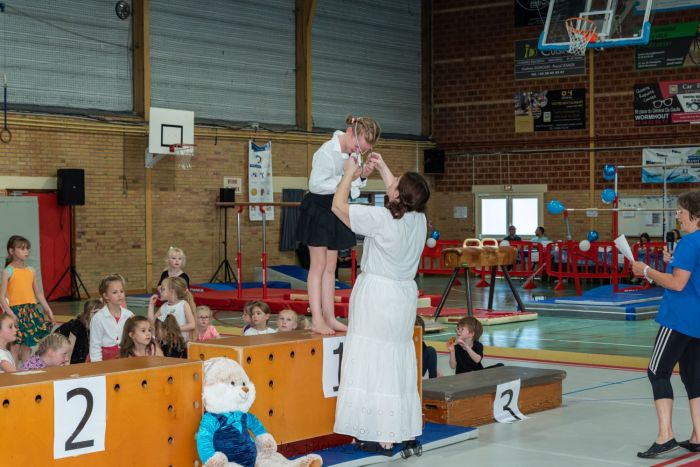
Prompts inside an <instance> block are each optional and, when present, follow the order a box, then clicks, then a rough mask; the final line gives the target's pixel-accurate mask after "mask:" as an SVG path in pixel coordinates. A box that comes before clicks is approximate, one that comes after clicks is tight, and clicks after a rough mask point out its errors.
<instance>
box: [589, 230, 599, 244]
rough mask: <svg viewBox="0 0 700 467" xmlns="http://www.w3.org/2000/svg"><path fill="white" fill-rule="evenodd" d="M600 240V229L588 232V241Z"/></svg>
mask: <svg viewBox="0 0 700 467" xmlns="http://www.w3.org/2000/svg"><path fill="white" fill-rule="evenodd" d="M597 240H598V231H597V230H591V231H590V232H588V241H589V242H595V241H597Z"/></svg>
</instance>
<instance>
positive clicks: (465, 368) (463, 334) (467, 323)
mask: <svg viewBox="0 0 700 467" xmlns="http://www.w3.org/2000/svg"><path fill="white" fill-rule="evenodd" d="M483 330H484V328H483V327H482V325H481V323H480V322H479V320H478V319H476V318H474V317H473V316H467V317H465V318H462V319H460V320H459V321H458V322H457V337H456V338H455V337H452V338H450V340H449V341H447V349H448V350H449V351H450V368H452V369H454V370H455V374H457V375H458V374H460V373H467V372H469V371H475V370H483V369H484V365H482V364H481V360H482V359H483V358H484V346H483V345H482V344H481V342H479V338H480V337H481V333H482V332H483Z"/></svg>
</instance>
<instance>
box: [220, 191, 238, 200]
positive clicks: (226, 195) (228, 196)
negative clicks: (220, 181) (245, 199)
mask: <svg viewBox="0 0 700 467" xmlns="http://www.w3.org/2000/svg"><path fill="white" fill-rule="evenodd" d="M219 201H221V202H222V203H234V202H236V189H235V188H219Z"/></svg>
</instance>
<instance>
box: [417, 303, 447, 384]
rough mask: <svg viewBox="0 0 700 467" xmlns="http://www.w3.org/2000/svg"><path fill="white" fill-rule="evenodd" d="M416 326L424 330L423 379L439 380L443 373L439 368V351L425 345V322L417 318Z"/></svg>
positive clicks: (419, 317)
mask: <svg viewBox="0 0 700 467" xmlns="http://www.w3.org/2000/svg"><path fill="white" fill-rule="evenodd" d="M416 326H420V327H421V328H423V340H422V342H423V378H426V377H427V378H438V377H440V376H442V373H440V371H439V370H438V368H437V351H436V350H435V348H434V347H430V346H429V345H427V344H426V343H425V321H423V318H422V317H421V316H416Z"/></svg>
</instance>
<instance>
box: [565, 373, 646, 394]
mask: <svg viewBox="0 0 700 467" xmlns="http://www.w3.org/2000/svg"><path fill="white" fill-rule="evenodd" d="M646 378H647V377H646V376H637V377H635V378H630V379H625V380H622V381H611V382H609V383H605V384H598V385H596V386H591V387H588V388H583V389H577V390H575V391H569V392H565V393H563V394H562V396H568V395H570V394H576V393H579V392H584V391H590V390H592V389H600V388H605V387H608V386H614V385H616V384H624V383H629V382H630V381H639V380H641V379H646Z"/></svg>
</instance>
